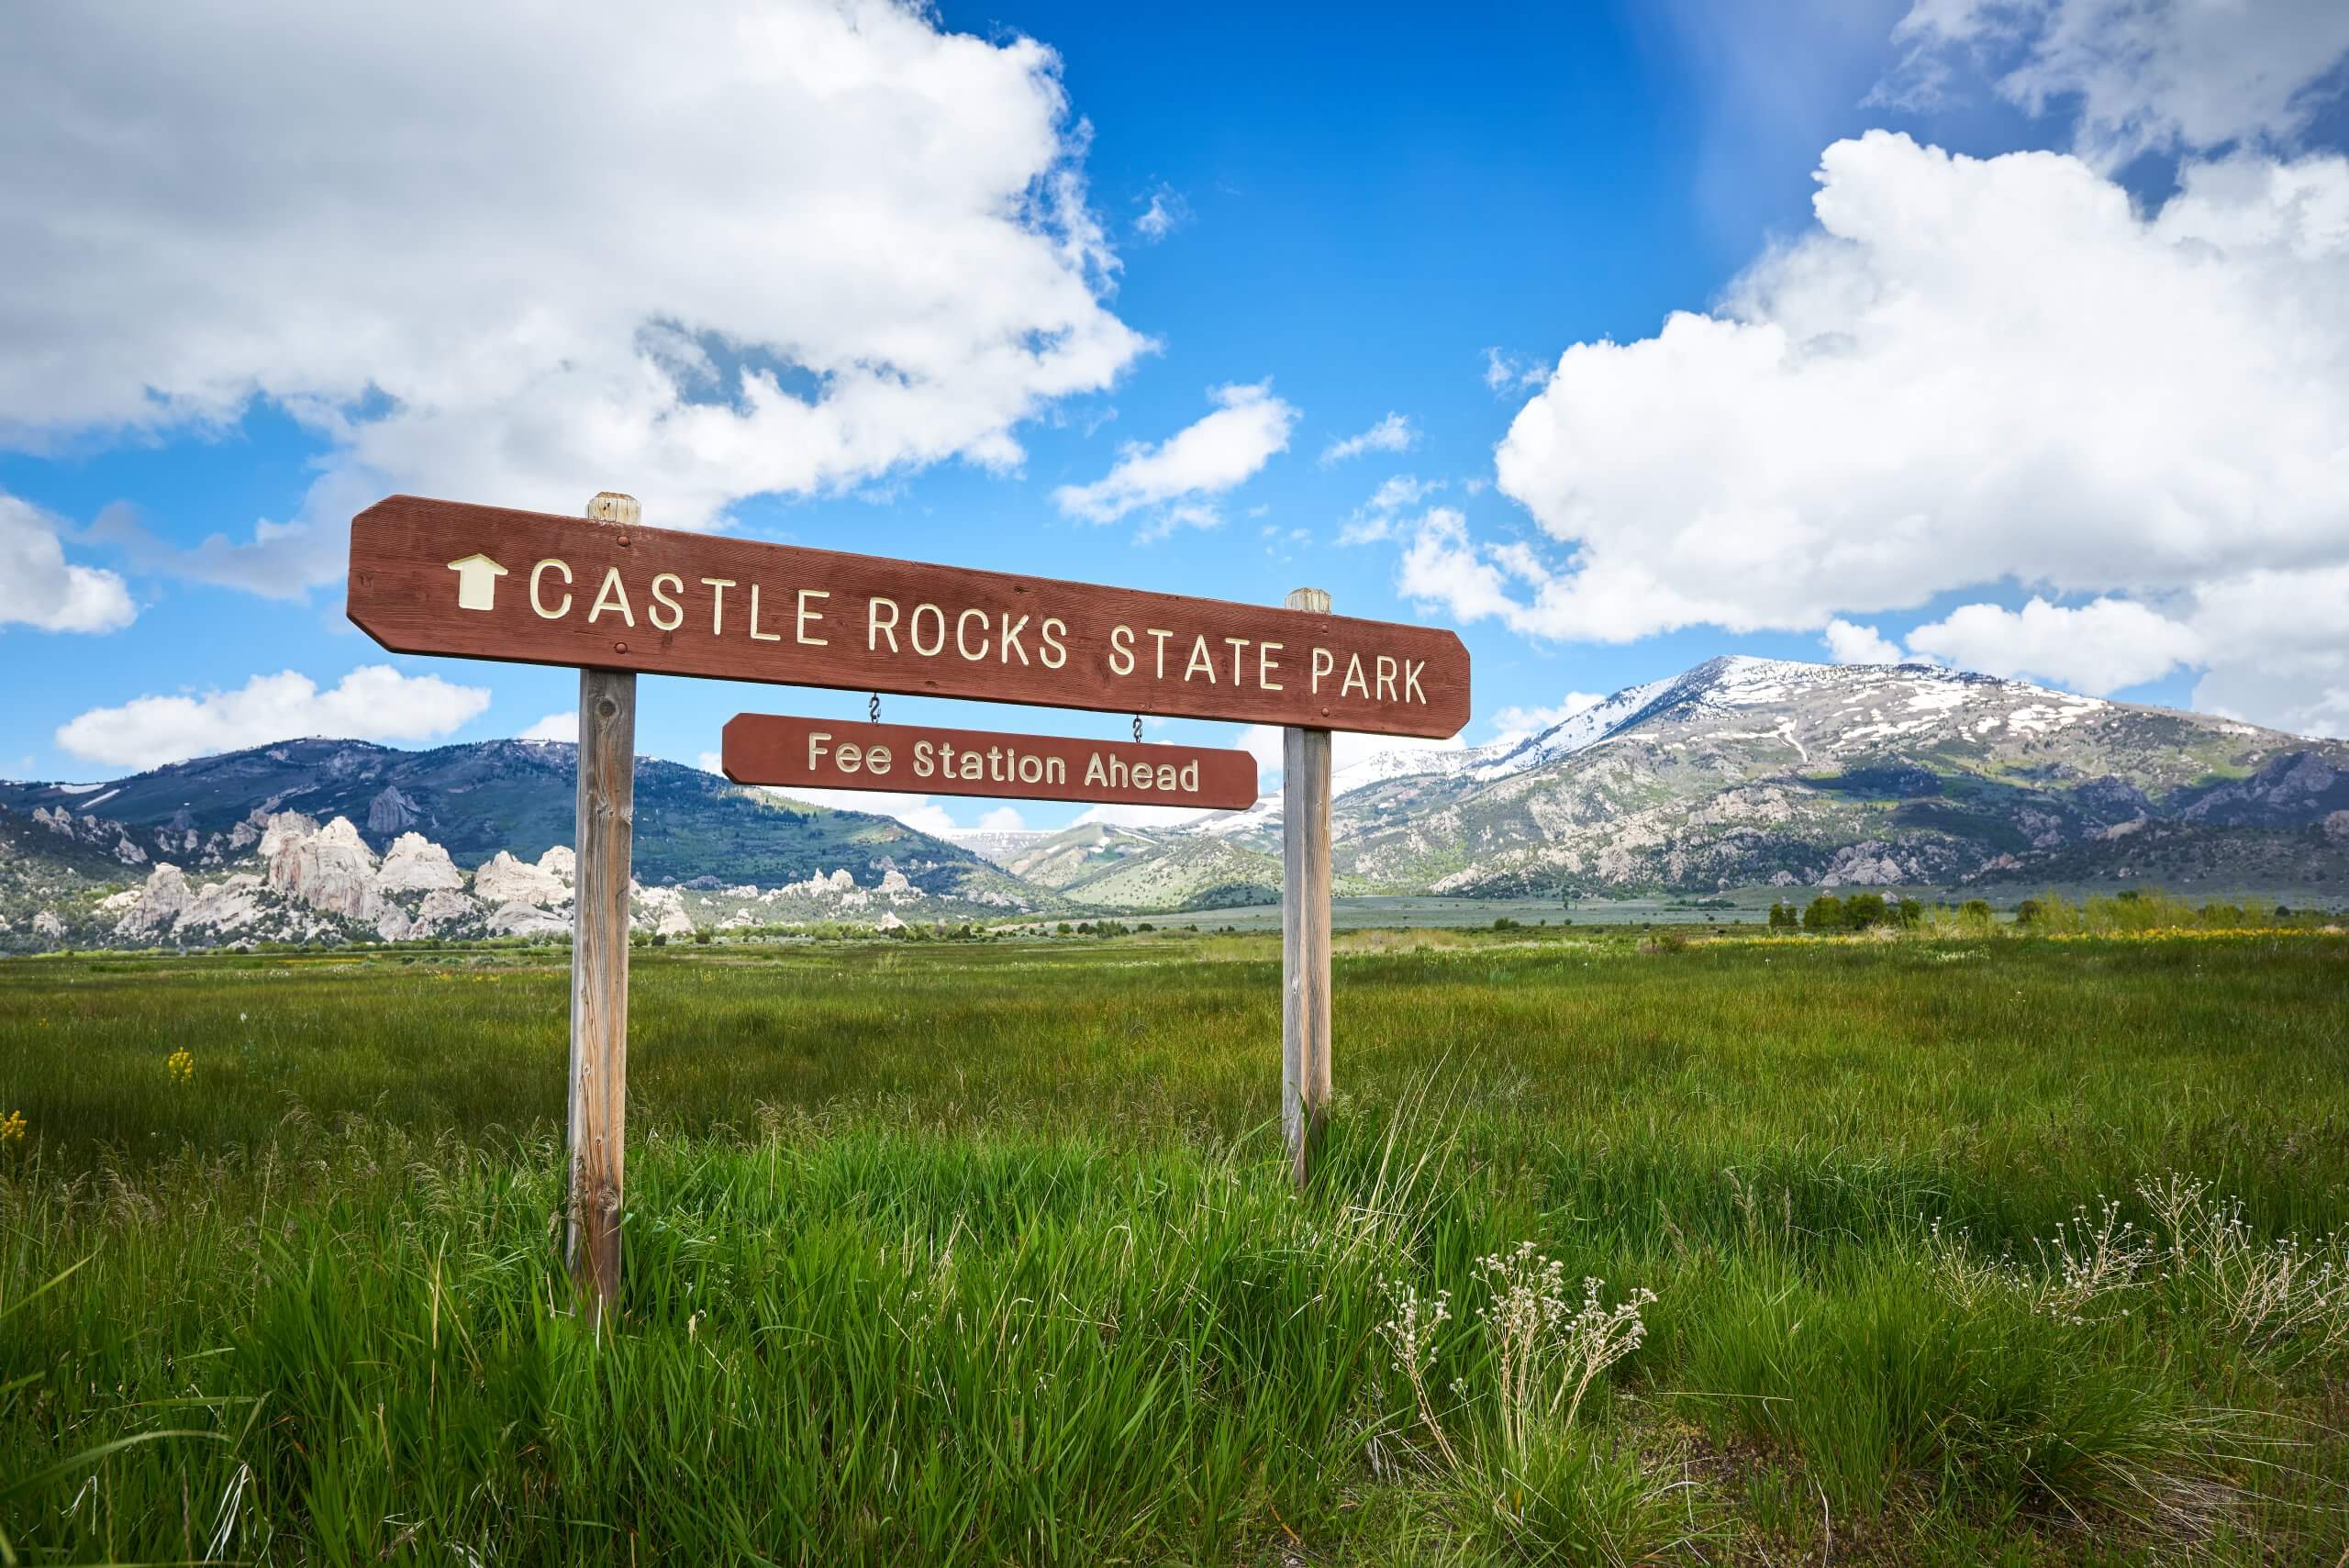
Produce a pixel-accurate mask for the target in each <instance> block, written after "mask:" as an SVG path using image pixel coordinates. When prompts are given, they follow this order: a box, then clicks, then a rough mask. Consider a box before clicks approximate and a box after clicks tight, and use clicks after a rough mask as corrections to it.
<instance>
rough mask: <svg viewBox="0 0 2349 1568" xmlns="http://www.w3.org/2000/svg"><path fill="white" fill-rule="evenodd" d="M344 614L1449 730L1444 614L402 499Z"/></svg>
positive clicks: (596, 651) (619, 649)
mask: <svg viewBox="0 0 2349 1568" xmlns="http://www.w3.org/2000/svg"><path fill="white" fill-rule="evenodd" d="M350 616H351V619H352V620H353V621H355V622H357V623H358V624H359V626H360V627H361V628H363V629H364V630H365V631H366V632H367V634H368V635H369V636H371V637H373V639H375V640H376V641H378V642H380V643H382V644H383V645H384V647H386V648H389V649H392V650H394V651H398V652H402V653H443V654H456V655H459V656H461V657H464V658H472V659H504V660H513V661H518V662H523V663H534V664H569V665H577V666H580V667H581V668H585V669H609V670H625V671H633V672H638V673H646V674H661V675H702V676H709V677H713V678H716V679H719V680H729V681H763V682H770V683H774V684H781V685H794V686H829V687H834V688H839V689H843V690H849V691H860V692H862V691H872V692H896V693H903V694H907V695H915V696H940V697H969V698H976V699H979V700H982V701H986V702H1008V703H1027V704H1033V705H1037V706H1045V707H1080V708H1095V709H1099V710H1103V711H1107V712H1111V713H1136V714H1142V713H1149V714H1168V715H1178V716H1182V717H1192V718H1222V719H1234V720H1241V721H1251V722H1256V723H1263V724H1276V725H1292V726H1305V727H1309V728H1319V729H1353V730H1364V731H1369V732H1372V733H1376V734H1386V735H1419V736H1431V737H1436V738H1442V737H1445V736H1450V735H1453V734H1456V733H1457V732H1458V731H1459V729H1460V728H1461V727H1462V726H1463V725H1464V724H1466V723H1467V721H1468V651H1467V650H1466V649H1465V648H1464V647H1463V646H1462V645H1461V642H1460V639H1459V638H1457V637H1455V636H1453V634H1452V633H1451V632H1449V631H1445V630H1442V629H1439V628H1432V627H1420V626H1404V625H1400V624H1397V623H1394V622H1388V621H1373V620H1356V619H1353V618H1352V617H1344V616H1335V615H1330V614H1329V613H1328V612H1327V611H1326V610H1322V611H1308V610H1297V609H1276V608H1272V607H1269V606H1258V605H1241V604H1231V603H1227V602H1226V601H1223V600H1220V599H1194V598H1186V597H1181V596H1178V595H1172V594H1152V593H1143V592H1141V591H1138V590H1134V589H1127V588H1103V587H1094V586H1089V585H1087V584H1081V583H1064V582H1060V581H1057V580H1054V579H1052V578H1045V577H1022V576H1018V575H1014V574H1011V573H1001V572H978V571H970V570H966V569H963V568H960V567H951V566H928V565H923V564H920V563H918V562H906V561H888V560H883V559H880V558H878V557H874V556H866V555H844V554H841V553H839V552H837V551H833V550H804V549H801V548H798V547H796V546H793V545H780V544H762V543H759V542H757V541H754V540H751V539H730V538H727V537H724V536H721V535H716V534H690V533H678V532H674V531H672V530H668V529H663V528H644V527H641V526H640V525H633V524H631V525H629V526H625V527H621V526H607V527H598V528H583V527H581V526H580V523H579V520H578V519H577V518H575V517H555V516H551V515H550V514H547V513H543V512H519V511H510V510H507V509H506V508H504V507H498V506H472V505H468V504H465V503H462V502H455V501H429V500H424V499H421V498H419V497H417V496H414V495H394V496H392V497H390V498H388V499H386V500H383V501H379V502H377V503H376V504H375V505H374V506H370V507H368V508H367V509H366V510H365V511H363V512H362V513H360V514H359V516H357V517H354V518H352V519H351V584H350Z"/></svg>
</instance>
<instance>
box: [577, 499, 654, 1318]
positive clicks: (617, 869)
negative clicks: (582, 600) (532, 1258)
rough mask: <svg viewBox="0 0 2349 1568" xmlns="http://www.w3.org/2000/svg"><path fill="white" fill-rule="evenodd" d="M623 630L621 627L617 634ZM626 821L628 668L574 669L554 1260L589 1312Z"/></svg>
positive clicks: (611, 1274)
mask: <svg viewBox="0 0 2349 1568" xmlns="http://www.w3.org/2000/svg"><path fill="white" fill-rule="evenodd" d="M587 516H588V517H590V518H592V519H594V520H595V521H596V522H597V523H598V524H601V525H604V526H606V527H610V528H623V529H625V528H633V527H635V526H636V524H637V521H638V518H639V517H640V512H639V509H638V507H637V504H636V501H635V498H634V497H632V496H628V495H615V494H613V493H612V492H611V491H608V490H607V491H605V492H604V493H603V494H601V495H597V496H596V498H595V499H594V500H593V501H590V502H589V503H587ZM623 635H625V634H623ZM635 818H636V677H635V675H633V674H631V673H629V672H627V671H623V670H590V669H582V670H581V671H580V672H579V829H578V868H577V873H576V878H577V880H576V885H575V887H574V889H573V904H572V943H571V1130H570V1143H569V1153H570V1166H571V1198H570V1224H569V1226H568V1228H567V1229H566V1230H565V1238H564V1261H565V1262H567V1263H568V1264H569V1265H570V1269H571V1277H572V1280H573V1284H576V1285H577V1286H578V1289H579V1292H580V1295H581V1297H582V1305H583V1307H584V1309H585V1311H586V1313H587V1316H588V1318H589V1320H590V1321H592V1322H594V1323H596V1324H598V1325H601V1323H602V1322H603V1320H604V1317H605V1314H606V1313H607V1311H608V1310H609V1308H610V1307H611V1305H612V1302H613V1300H614V1299H615V1298H616V1297H617V1296H618V1294H619V1286H620V1212H621V1211H620V1196H621V1186H620V1173H621V1163H622V1156H623V1154H624V1153H625V1151H626V1148H627V1144H626V1136H627V1120H628V934H629V925H628V896H629V883H630V880H631V871H630V858H631V857H630V851H631V848H632V843H633V840H634V836H635Z"/></svg>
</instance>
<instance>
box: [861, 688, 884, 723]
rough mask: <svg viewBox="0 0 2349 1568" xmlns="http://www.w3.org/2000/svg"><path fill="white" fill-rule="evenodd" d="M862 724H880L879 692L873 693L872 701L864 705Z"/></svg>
mask: <svg viewBox="0 0 2349 1568" xmlns="http://www.w3.org/2000/svg"><path fill="white" fill-rule="evenodd" d="M864 722H865V723H867V724H878V723H880V722H881V694H880V693H879V692H875V693H874V694H873V700H872V701H870V702H868V703H866V704H865V705H864Z"/></svg>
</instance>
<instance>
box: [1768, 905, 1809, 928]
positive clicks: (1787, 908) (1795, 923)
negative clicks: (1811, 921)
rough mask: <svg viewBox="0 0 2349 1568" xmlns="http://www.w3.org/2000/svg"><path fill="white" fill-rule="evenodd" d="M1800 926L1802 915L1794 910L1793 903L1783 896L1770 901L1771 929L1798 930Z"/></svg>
mask: <svg viewBox="0 0 2349 1568" xmlns="http://www.w3.org/2000/svg"><path fill="white" fill-rule="evenodd" d="M1801 928H1802V917H1801V915H1799V914H1798V913H1797V912H1796V910H1795V906H1793V905H1791V904H1789V903H1787V901H1786V900H1785V899H1783V898H1781V899H1776V900H1773V901H1772V903H1771V905H1770V929H1772V930H1774V931H1793V930H1799V929H1801Z"/></svg>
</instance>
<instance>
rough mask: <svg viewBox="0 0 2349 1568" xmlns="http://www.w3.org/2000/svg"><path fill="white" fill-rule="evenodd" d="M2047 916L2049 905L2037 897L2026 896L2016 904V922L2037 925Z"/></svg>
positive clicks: (2023, 924) (2024, 924)
mask: <svg viewBox="0 0 2349 1568" xmlns="http://www.w3.org/2000/svg"><path fill="white" fill-rule="evenodd" d="M2046 918H2047V906H2046V905H2044V904H2042V903H2041V902H2040V901H2039V900H2038V899H2036V898H2026V899H2024V900H2023V901H2022V902H2021V903H2020V904H2018V905H2016V906H2015V924H2016V925H2018V926H2036V925H2039V924H2041V923H2042V922H2043V921H2044V920H2045V919H2046Z"/></svg>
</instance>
